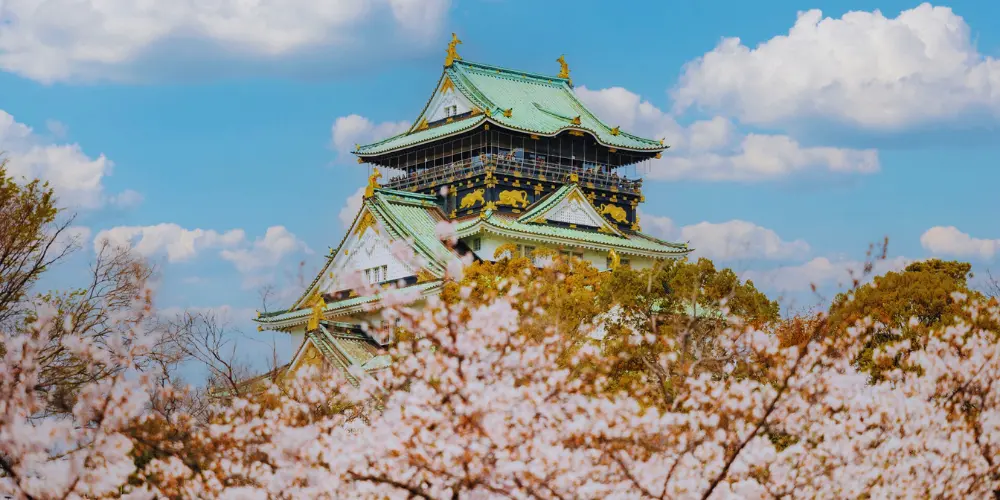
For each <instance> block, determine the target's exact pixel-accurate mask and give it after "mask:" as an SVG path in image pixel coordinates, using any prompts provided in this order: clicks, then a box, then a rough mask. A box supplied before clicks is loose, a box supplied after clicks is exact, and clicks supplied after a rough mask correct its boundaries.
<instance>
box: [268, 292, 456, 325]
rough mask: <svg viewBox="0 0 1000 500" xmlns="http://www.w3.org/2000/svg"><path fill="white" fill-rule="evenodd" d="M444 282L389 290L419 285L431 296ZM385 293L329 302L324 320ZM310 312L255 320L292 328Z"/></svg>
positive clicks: (373, 300)
mask: <svg viewBox="0 0 1000 500" xmlns="http://www.w3.org/2000/svg"><path fill="white" fill-rule="evenodd" d="M443 284H444V281H443V280H434V281H427V282H424V283H418V284H415V285H410V286H406V287H403V288H393V289H390V290H387V292H394V291H396V290H408V289H411V288H414V287H418V288H420V293H421V295H423V296H429V295H431V294H432V292H434V291H435V288H438V287H440V286H441V285H443ZM383 293H385V292H380V293H377V294H375V295H368V296H364V297H360V296H359V297H351V298H347V299H343V300H338V301H336V302H332V303H329V304H327V305H326V308H325V309H323V316H324V319H323V321H330V320H329V319H326V315H327V314H330V313H338V314H342V313H343V312H344V311H346V310H350V309H353V308H357V307H361V306H364V305H365V304H370V303H372V302H375V301H376V300H379V299H381V298H382V295H383ZM343 302H356V303H354V304H349V305H346V306H340V305H338V304H340V303H343ZM309 314H310V311H309V310H308V309H298V310H295V311H286V312H284V313H283V314H281V315H275V316H271V317H267V318H264V317H261V318H257V319H254V322H256V323H258V324H262V325H265V324H275V323H288V324H287V325H285V326H282V327H280V328H290V327H293V326H297V325H300V324H303V323H306V322H307V321H308V316H309ZM279 316H283V317H279Z"/></svg>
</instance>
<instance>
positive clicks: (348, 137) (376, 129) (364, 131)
mask: <svg viewBox="0 0 1000 500" xmlns="http://www.w3.org/2000/svg"><path fill="white" fill-rule="evenodd" d="M409 128H410V124H409V123H407V122H382V123H378V124H376V123H372V121H371V120H369V119H368V118H365V117H363V116H361V115H348V116H341V117H340V118H337V120H336V121H335V122H333V126H332V127H331V128H330V131H331V136H332V141H331V144H332V145H333V148H334V150H336V151H337V154H339V155H341V157H342V159H343V158H346V157H347V156H349V155H350V153H351V152H352V151H354V149H355V145H356V144H357V145H364V144H368V143H372V142H375V141H378V140H382V139H388V138H389V137H392V136H394V135H398V134H401V133H403V132H405V131H406V130H407V129H409Z"/></svg>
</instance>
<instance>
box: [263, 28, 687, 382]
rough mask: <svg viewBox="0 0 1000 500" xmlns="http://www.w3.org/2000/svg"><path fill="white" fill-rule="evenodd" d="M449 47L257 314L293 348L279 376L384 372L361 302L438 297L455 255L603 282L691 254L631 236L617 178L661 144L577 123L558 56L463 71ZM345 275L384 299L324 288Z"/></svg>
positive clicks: (630, 213)
mask: <svg viewBox="0 0 1000 500" xmlns="http://www.w3.org/2000/svg"><path fill="white" fill-rule="evenodd" d="M459 43H461V42H460V41H459V40H458V39H457V37H454V35H453V38H452V41H451V43H450V44H449V46H448V51H447V58H446V59H445V64H444V68H443V71H442V74H441V77H440V79H439V80H438V82H437V83H436V84H435V86H434V89H433V92H432V93H431V96H430V99H428V101H427V103H426V104H425V105H424V108H423V109H422V110H421V111H420V113H419V115H417V118H416V120H415V121H414V122H413V125H412V126H411V127H410V128H409V129H408V130H407V131H405V132H404V133H402V134H399V135H397V136H394V137H389V138H386V139H384V140H381V141H378V142H375V143H372V144H365V145H358V146H357V148H356V150H355V151H354V154H355V155H356V156H357V158H358V163H361V164H365V165H367V166H368V167H369V168H370V170H371V172H372V175H371V177H370V179H369V186H368V189H367V190H366V193H365V199H364V203H363V205H362V207H361V209H360V210H359V212H358V214H357V216H356V217H355V220H354V222H353V224H352V225H351V227H350V229H349V230H348V232H347V234H346V235H344V237H343V239H342V240H341V242H340V244H339V245H338V246H337V247H336V248H334V249H331V252H330V255H328V256H327V259H326V263H325V265H324V267H323V270H322V271H321V272H320V273H319V275H318V276H317V277H316V279H314V280H313V282H312V283H311V284H310V285H309V286H308V287H307V289H306V290H304V291H303V293H302V295H301V296H300V297H299V299H298V300H296V301H295V302H294V303H293V304H291V305H290V307H289V308H288V309H286V310H282V311H274V312H268V313H264V314H261V315H259V316H258V318H257V322H258V324H259V328H260V329H268V330H278V331H284V332H288V333H290V334H291V335H292V338H293V342H294V343H295V345H297V346H298V349H297V351H296V354H295V356H294V358H293V360H292V361H291V363H290V364H289V365H287V366H286V367H283V368H282V369H281V370H284V371H291V372H294V370H295V369H296V368H297V367H298V366H300V365H301V364H304V363H305V364H310V363H318V364H322V365H328V366H334V367H339V368H342V369H346V368H349V367H351V366H355V367H360V368H362V369H364V370H367V371H373V370H378V369H382V368H385V367H387V366H388V358H387V356H385V354H384V347H385V346H386V345H388V344H389V343H391V342H392V338H391V336H389V335H388V334H387V333H386V332H388V331H390V330H391V329H390V328H388V326H386V325H380V323H379V319H378V315H377V314H374V313H373V312H372V311H371V304H372V303H375V304H376V305H377V302H378V301H379V300H381V297H382V295H384V294H388V293H398V291H399V290H398V288H405V289H408V290H409V291H418V292H419V293H420V294H421V295H422V296H428V295H433V294H436V293H438V292H439V291H440V289H441V286H442V283H443V282H442V278H443V276H444V270H445V269H446V267H447V265H448V261H449V259H455V258H457V257H458V255H457V253H459V252H471V253H473V254H474V257H475V258H476V259H480V260H493V259H495V258H497V257H498V255H497V249H498V248H500V247H501V246H502V245H513V246H514V248H517V251H518V252H521V253H522V254H524V255H526V256H531V255H532V252H533V251H534V250H535V249H540V248H546V249H549V250H553V251H556V252H560V253H562V254H564V255H571V256H575V257H579V258H582V259H584V260H586V261H588V262H589V263H590V264H592V265H593V266H595V267H596V268H598V269H602V270H603V269H607V268H609V267H611V266H612V265H617V264H622V265H631V266H633V267H638V268H645V267H649V266H652V265H653V264H654V263H655V262H656V261H657V260H662V259H668V258H678V257H683V256H684V255H687V254H688V253H689V252H690V251H691V250H690V249H689V248H688V247H687V246H686V245H683V244H676V243H669V242H665V241H662V240H659V239H657V238H653V237H651V236H648V235H646V234H643V233H642V232H641V228H640V225H639V218H638V215H637V207H638V206H639V204H640V203H642V202H643V201H644V199H645V198H644V196H643V193H642V179H640V178H638V177H636V176H627V175H626V174H625V171H626V170H628V169H630V168H632V169H634V166H635V165H637V164H642V163H644V162H649V161H651V160H652V159H655V158H659V157H660V155H661V154H662V153H663V151H664V150H665V149H666V148H667V146H665V145H664V144H663V142H662V141H658V140H651V139H646V138H642V137H638V136H636V135H632V134H630V133H628V132H627V131H624V130H621V128H620V127H619V126H617V125H609V124H607V123H605V122H604V121H602V120H601V119H600V118H599V117H598V116H597V115H595V114H594V113H593V112H591V111H590V110H589V109H588V108H587V107H586V106H585V105H584V104H583V103H582V102H581V101H580V100H579V99H578V98H577V96H576V94H575V93H574V91H573V83H572V80H571V79H570V76H569V67H568V66H567V64H566V61H565V59H564V58H562V57H560V58H559V59H558V60H557V61H558V63H559V69H560V71H559V73H558V74H556V75H544V74H538V73H530V72H525V71H516V70H511V69H506V68H501V67H497V66H492V65H488V64H481V63H473V62H466V61H464V60H462V58H461V57H460V56H459V55H458V52H457V45H458V44H459ZM380 182H381V184H380ZM442 221H453V222H455V223H456V228H457V233H458V237H459V245H458V248H448V247H447V246H445V245H444V244H442V243H441V242H440V241H438V239H437V236H436V234H435V228H436V226H437V224H438V223H440V222H442ZM400 241H402V242H407V244H409V245H411V246H412V249H413V251H414V253H415V254H416V255H418V256H420V257H421V258H422V261H423V262H425V263H426V264H425V265H424V266H423V268H421V269H413V268H412V267H411V266H410V265H408V264H406V263H403V262H400V261H399V260H397V259H396V258H395V257H394V256H393V253H392V252H391V251H390V246H391V245H392V244H394V243H395V242H400ZM348 273H361V274H362V275H363V276H364V278H365V279H367V280H368V281H369V283H371V284H373V285H380V286H381V287H383V288H384V291H383V292H380V293H379V294H377V295H376V296H370V297H357V296H353V294H352V293H351V292H350V291H348V290H347V289H346V288H344V287H343V286H342V285H341V284H340V283H339V282H338V281H337V279H338V278H337V277H338V276H344V275H346V274H348ZM362 324H365V325H368V326H367V327H366V328H362V326H361V325H362Z"/></svg>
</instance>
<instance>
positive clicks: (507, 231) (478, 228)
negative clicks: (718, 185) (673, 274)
mask: <svg viewBox="0 0 1000 500" xmlns="http://www.w3.org/2000/svg"><path fill="white" fill-rule="evenodd" d="M490 218H492V215H491V216H489V217H487V218H486V219H479V220H478V221H477V222H476V223H474V224H471V225H469V226H466V227H465V228H462V229H460V230H459V231H458V237H459V238H466V237H469V236H472V235H474V234H477V233H479V232H482V231H489V232H492V233H493V234H497V235H500V236H507V237H511V238H520V239H524V240H533V241H542V242H545V241H552V240H557V241H558V242H559V243H568V244H572V245H574V246H583V247H587V248H590V249H592V250H598V251H606V250H608V249H610V248H615V249H616V250H620V251H621V253H625V254H630V255H638V256H642V257H652V258H656V257H661V256H667V257H675V256H677V257H679V256H683V255H687V254H689V253H691V250H690V249H687V250H680V249H678V250H676V251H670V250H664V251H655V250H644V249H638V248H633V247H629V246H625V245H615V244H612V243H607V244H604V243H598V242H593V241H587V240H580V239H571V238H566V237H563V236H554V235H537V234H532V233H525V232H522V231H518V230H516V229H511V228H507V227H503V226H500V225H498V224H496V223H492V222H490V220H489V219H490ZM624 240H625V241H628V238H624Z"/></svg>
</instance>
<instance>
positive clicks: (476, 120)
mask: <svg viewBox="0 0 1000 500" xmlns="http://www.w3.org/2000/svg"><path fill="white" fill-rule="evenodd" d="M484 119H486V116H485V115H479V116H470V117H467V118H464V119H462V120H459V121H458V122H457V123H462V122H465V121H468V122H469V124H468V126H466V127H462V128H459V129H456V130H455V131H453V132H450V133H448V134H445V135H435V136H431V137H429V138H428V139H425V140H421V141H417V142H413V143H408V144H404V145H401V146H398V147H395V148H392V149H386V150H384V151H376V152H369V151H366V150H371V149H375V147H377V146H379V145H382V144H385V143H387V142H389V141H391V140H394V139H398V138H400V137H405V136H408V135H411V134H410V133H403V134H398V135H394V136H392V137H389V138H387V139H384V140H381V141H378V142H373V143H371V144H366V145H364V146H361V147H360V148H358V149H356V150H355V151H353V153H354V154H355V155H356V156H359V157H365V156H378V155H383V154H386V153H392V152H395V151H398V150H400V149H405V148H410V147H413V146H420V145H422V144H427V143H429V142H434V141H436V140H439V139H447V138H448V137H452V136H454V135H458V134H460V133H463V132H467V131H468V130H470V129H473V128H475V127H476V126H477V125H479V124H480V123H482V122H483V120H484ZM428 130H433V128H431V129H428ZM418 132H419V131H418ZM414 133H416V132H414Z"/></svg>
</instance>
